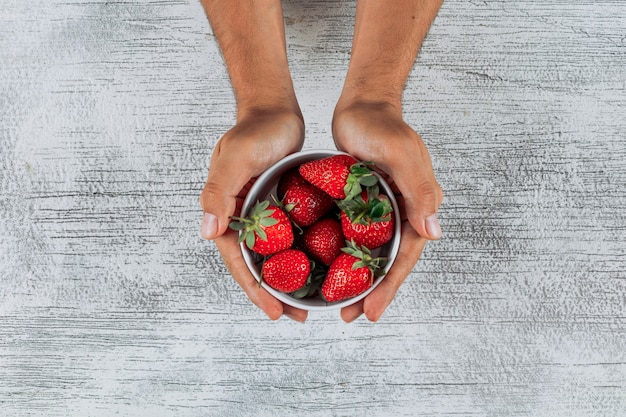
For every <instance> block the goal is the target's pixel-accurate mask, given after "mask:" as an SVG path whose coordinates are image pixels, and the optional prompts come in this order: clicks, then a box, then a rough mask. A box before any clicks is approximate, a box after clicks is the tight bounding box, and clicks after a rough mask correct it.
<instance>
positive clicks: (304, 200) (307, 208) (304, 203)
mask: <svg viewBox="0 0 626 417" xmlns="http://www.w3.org/2000/svg"><path fill="white" fill-rule="evenodd" d="M283 205H284V206H285V207H286V208H287V211H288V212H289V217H291V220H292V221H293V222H294V223H295V224H297V225H298V226H300V227H305V226H310V225H312V224H313V223H315V222H316V221H317V220H318V219H319V218H320V217H322V216H323V215H324V214H326V213H328V211H329V210H330V209H331V208H333V207H334V205H335V202H334V200H333V199H332V198H330V196H328V194H326V193H325V192H323V191H322V190H320V189H319V188H317V187H315V186H313V185H311V184H309V183H305V184H300V185H293V186H291V187H290V188H288V189H287V191H286V192H285V197H284V198H283Z"/></svg>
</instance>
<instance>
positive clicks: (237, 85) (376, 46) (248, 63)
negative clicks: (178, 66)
mask: <svg viewBox="0 0 626 417" xmlns="http://www.w3.org/2000/svg"><path fill="white" fill-rule="evenodd" d="M202 5H203V7H204V9H205V12H206V14H207V16H208V18H209V21H210V23H211V26H212V28H213V32H214V34H215V36H216V38H217V41H218V43H219V45H220V48H221V50H222V54H223V56H224V61H225V63H226V67H227V68H228V72H229V76H230V79H231V83H232V86H233V90H234V93H235V98H236V101H237V120H236V124H235V126H234V127H233V128H232V129H231V130H229V131H228V132H227V133H226V134H225V135H224V136H223V137H222V138H221V139H220V140H219V142H218V143H217V145H216V147H215V149H214V151H213V155H212V157H211V165H210V169H209V174H208V178H207V181H206V184H205V187H204V189H203V191H202V194H201V196H200V203H201V206H202V208H203V211H204V215H203V222H202V236H203V237H204V238H206V239H211V240H215V243H216V245H217V247H218V250H219V251H220V254H221V255H222V257H223V260H224V263H225V265H226V266H227V268H228V269H229V271H230V272H231V274H232V275H233V277H234V279H235V280H236V281H237V283H238V284H239V285H240V286H241V287H242V289H243V290H244V292H245V293H246V294H247V296H248V297H249V298H250V300H251V301H252V302H253V303H254V304H255V305H257V306H258V307H259V308H261V309H262V310H263V311H264V312H265V313H266V314H267V315H268V317H269V318H270V319H272V320H276V319H278V318H280V317H281V316H282V315H286V316H288V317H290V318H291V319H293V320H296V321H301V322H302V321H305V320H306V318H307V312H306V311H304V310H300V309H297V308H294V307H291V306H288V305H286V304H283V303H282V302H280V301H279V300H277V299H276V298H274V297H273V296H271V295H270V294H269V293H268V292H267V291H265V290H264V289H263V288H261V287H259V285H258V283H257V281H256V280H255V278H254V277H253V276H252V274H251V273H250V271H249V270H248V269H247V266H246V264H245V262H244V260H243V257H242V254H241V250H240V247H239V245H238V243H237V234H236V233H235V232H234V231H231V230H228V222H229V217H230V216H232V215H236V214H238V213H239V210H240V208H241V202H242V200H243V198H244V197H245V195H246V193H247V190H248V188H249V184H250V182H251V181H252V180H253V179H254V178H256V177H257V176H258V175H260V174H261V173H262V172H263V171H264V170H266V169H267V168H269V167H270V166H271V165H273V164H274V163H275V162H277V161H278V160H280V159H281V158H283V157H284V156H286V155H288V154H290V153H293V152H296V151H298V150H300V149H301V148H302V145H303V140H304V121H303V117H302V113H301V111H300V107H299V105H298V102H297V99H296V95H295V92H294V89H293V83H292V79H291V75H290V72H289V67H288V62H287V53H286V42H285V33H284V23H283V14H282V7H281V2H280V0H255V1H234V0H202ZM440 5H441V1H434V0H394V1H392V2H386V1H385V2H382V1H376V0H359V1H358V2H357V12H356V18H355V33H354V39H353V51H352V57H351V61H350V66H349V69H348V73H347V76H346V81H345V84H344V88H343V90H342V93H341V97H340V99H339V101H338V103H337V106H336V108H335V112H334V117H333V126H332V128H333V136H334V139H335V143H336V145H337V147H338V148H339V149H341V150H345V151H347V152H349V153H352V154H353V155H354V156H356V157H357V158H359V159H363V160H368V161H373V162H375V163H376V165H377V167H378V168H380V169H381V170H382V171H383V172H384V173H386V174H388V175H389V176H390V180H391V181H392V182H393V183H394V187H395V189H396V190H397V192H398V195H399V201H400V204H401V206H402V209H401V212H402V213H401V214H402V218H403V219H404V218H408V221H405V222H403V225H402V229H403V230H402V231H403V236H402V239H401V244H400V251H399V254H398V257H397V258H396V261H395V262H394V265H393V267H392V269H391V270H390V271H389V273H388V275H387V276H386V277H385V279H384V280H383V282H382V283H381V285H379V286H378V287H377V288H376V289H375V290H374V291H373V292H372V293H371V294H369V295H368V296H367V297H366V298H365V299H364V300H362V301H361V302H360V303H357V304H355V305H353V306H350V307H346V308H344V309H342V311H341V316H342V318H343V320H345V321H352V320H354V319H356V318H357V317H359V316H360V315H361V314H363V313H364V314H365V316H366V317H367V318H368V319H369V320H371V321H376V320H378V319H379V318H380V316H381V315H382V313H383V312H384V311H385V309H386V308H387V306H388V305H389V303H390V302H391V301H392V299H393V297H394V295H395V293H396V291H397V290H398V288H399V287H400V285H401V284H402V282H403V281H404V279H405V278H406V276H407V275H408V274H409V273H410V271H411V270H412V268H413V266H414V265H415V263H416V262H417V260H418V259H419V256H420V254H421V252H422V250H423V248H424V246H425V244H426V240H428V239H438V238H439V237H440V236H441V229H440V227H439V223H438V221H437V220H436V217H435V213H436V211H437V208H438V207H439V205H440V204H441V200H442V192H441V188H440V187H439V185H438V184H437V182H436V180H435V178H434V174H433V171H432V165H431V163H430V157H429V156H428V151H427V150H426V147H425V146H424V143H423V142H422V140H421V138H420V136H419V135H418V134H417V133H416V132H415V131H414V130H413V129H412V128H410V127H409V126H408V125H407V124H406V123H405V122H404V121H403V119H402V91H403V90H404V85H405V83H406V79H407V78H408V75H409V73H410V71H411V68H412V66H413V62H414V61H415V57H416V55H417V51H418V49H419V46H420V45H421V42H422V40H423V39H424V37H425V36H426V33H427V31H428V28H429V26H430V24H431V22H432V20H433V19H434V17H435V15H436V14H437V11H438V9H439V7H440ZM381 145H384V146H381Z"/></svg>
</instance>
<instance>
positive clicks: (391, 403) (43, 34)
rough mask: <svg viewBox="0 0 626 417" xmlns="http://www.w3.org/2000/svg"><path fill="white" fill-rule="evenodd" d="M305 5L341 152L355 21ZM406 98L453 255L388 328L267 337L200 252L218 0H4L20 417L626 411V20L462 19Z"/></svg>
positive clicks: (325, 128) (565, 4) (302, 50)
mask: <svg viewBox="0 0 626 417" xmlns="http://www.w3.org/2000/svg"><path fill="white" fill-rule="evenodd" d="M284 9H285V14H286V29H287V36H288V48H289V54H290V62H291V66H292V71H293V75H294V81H295V84H296V88H297V93H298V95H299V98H300V101H301V105H302V108H303V111H304V114H305V118H306V121H307V144H306V147H307V148H320V147H330V146H332V141H331V139H330V129H329V125H330V117H331V113H332V108H333V105H334V102H335V100H336V98H337V96H338V94H339V89H340V87H341V84H342V79H343V76H344V73H345V70H346V66H347V61H348V59H349V55H350V52H349V51H350V41H351V30H352V16H353V13H354V3H353V2H342V1H330V0H316V1H308V0H285V2H284ZM405 102H406V118H407V120H408V121H409V122H410V123H411V124H412V125H413V126H414V127H415V128H416V129H417V130H418V131H419V132H420V133H421V134H422V135H423V137H424V139H425V140H426V141H427V143H428V145H429V149H430V151H431V154H432V157H433V161H434V165H435V169H436V172H437V176H438V179H439V181H440V182H441V184H442V186H443V189H444V190H445V193H446V199H445V202H444V204H443V206H442V207H441V212H440V218H441V221H442V225H443V228H444V238H443V239H442V240H441V241H439V242H436V243H432V244H429V246H428V247H427V248H426V251H425V253H424V255H423V258H422V260H421V261H420V263H419V264H418V266H417V267H416V269H415V270H414V272H413V273H412V274H411V276H410V277H409V278H408V279H407V282H406V283H405V285H404V286H403V287H402V288H401V290H400V292H399V294H398V296H397V297H396V299H395V301H394V303H393V304H392V305H391V307H390V308H389V310H388V311H387V312H386V314H385V315H384V316H383V318H382V320H381V321H380V322H379V323H377V324H371V323H368V322H367V321H365V320H364V319H361V320H359V321H357V322H355V323H353V324H350V325H347V324H343V323H342V322H341V321H340V319H339V317H338V314H336V313H328V314H311V317H310V319H309V321H308V322H307V323H306V324H304V325H301V324H296V323H293V322H290V321H289V320H287V319H281V320H279V321H278V322H270V321H268V320H267V319H265V317H264V315H263V314H262V313H261V312H260V311H259V310H257V309H256V308H255V307H253V306H252V305H251V304H250V303H249V302H248V300H247V299H246V297H245V295H244V294H243V293H242V292H241V291H240V290H239V288H238V287H237V285H236V284H235V282H234V281H233V280H232V279H231V278H230V277H229V275H228V274H227V271H226V270H225V268H224V266H223V264H222V263H221V261H220V258H219V255H218V253H217V251H216V249H215V247H214V245H212V244H211V243H208V242H205V241H202V240H201V239H200V236H199V224H200V215H201V213H200V210H199V206H198V196H199V193H200V190H201V188H202V185H203V181H204V179H205V175H206V168H207V165H208V158H209V155H210V151H211V149H212V147H213V146H214V144H215V142H216V141H217V139H218V138H219V137H220V135H221V134H223V133H224V132H225V131H226V130H227V129H228V128H229V127H230V126H231V124H232V123H233V121H234V100H233V96H232V93H231V90H230V86H229V82H228V78H227V75H226V72H225V68H224V66H223V63H222V60H221V57H220V54H219V51H218V49H217V46H216V44H215V40H214V38H213V36H212V34H211V30H210V28H209V25H208V23H207V21H206V18H205V16H204V14H203V12H202V9H201V7H200V5H199V3H198V2H197V1H195V0H178V1H176V0H163V1H148V0H144V1H97V0H81V1H78V0H64V1H59V0H47V1H41V0H39V1H37V0H35V1H30V2H27V1H23V0H2V1H1V2H0V415H1V416H51V417H52V416H112V415H120V416H144V415H145V416H283V415H284V416H287V415H289V416H291V415H309V416H356V415H368V416H563V417H565V416H567V417H570V416H577V417H579V416H624V415H626V273H625V270H626V249H625V245H624V240H625V236H626V145H625V139H626V2H624V1H621V0H613V1H609V0H607V1H590V0H583V1H577V2H571V1H562V0H559V1H552V0H550V1H548V0H537V1H532V0H522V1H516V2H512V1H490V2H483V1H460V0H451V1H447V2H446V3H445V4H444V6H443V8H442V9H441V12H440V14H439V17H438V18H437V20H436V21H435V24H434V26H433V27H432V29H431V32H430V34H429V37H428V38H427V40H426V42H425V44H424V46H423V48H422V51H421V54H420V57H419V59H418V63H417V65H416V67H415V69H414V72H413V73H412V76H411V79H410V81H409V84H408V86H407V89H406V94H405Z"/></svg>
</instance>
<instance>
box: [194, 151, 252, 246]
mask: <svg viewBox="0 0 626 417" xmlns="http://www.w3.org/2000/svg"><path fill="white" fill-rule="evenodd" d="M233 159H234V158H233V155H231V154H230V153H226V152H222V151H221V148H220V144H218V146H217V147H216V149H215V151H214V153H213V156H212V158H211V168H210V169H209V175H208V178H207V181H206V184H205V185H204V189H203V190H202V194H201V195H200V205H201V206H202V209H203V211H204V214H203V217H202V237H203V238H205V239H215V238H217V237H219V236H221V235H223V234H224V233H225V232H226V230H227V229H228V223H229V217H230V216H232V215H233V214H234V213H235V209H236V207H237V196H238V195H239V194H240V193H241V190H242V189H244V187H245V186H246V184H247V183H248V182H249V180H250V177H251V173H250V172H249V170H248V167H249V165H248V164H245V163H237V162H236V161H234V160H233Z"/></svg>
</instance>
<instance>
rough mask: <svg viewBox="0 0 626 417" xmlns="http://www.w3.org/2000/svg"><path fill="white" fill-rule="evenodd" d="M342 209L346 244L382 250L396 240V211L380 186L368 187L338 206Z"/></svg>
mask: <svg viewBox="0 0 626 417" xmlns="http://www.w3.org/2000/svg"><path fill="white" fill-rule="evenodd" d="M337 205H338V206H339V207H340V208H341V229H342V231H343V235H344V236H345V238H346V240H353V241H354V242H355V243H356V244H357V245H361V246H365V247H367V248H369V249H374V248H378V247H380V246H382V245H384V244H385V243H387V242H388V241H390V240H391V238H392V236H393V228H394V221H395V219H394V215H393V208H392V207H391V203H390V202H389V198H387V196H385V195H383V194H380V193H379V192H378V186H374V187H368V189H367V192H365V191H364V192H362V193H361V195H359V196H357V197H356V198H354V199H353V200H343V201H340V202H338V203H337Z"/></svg>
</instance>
